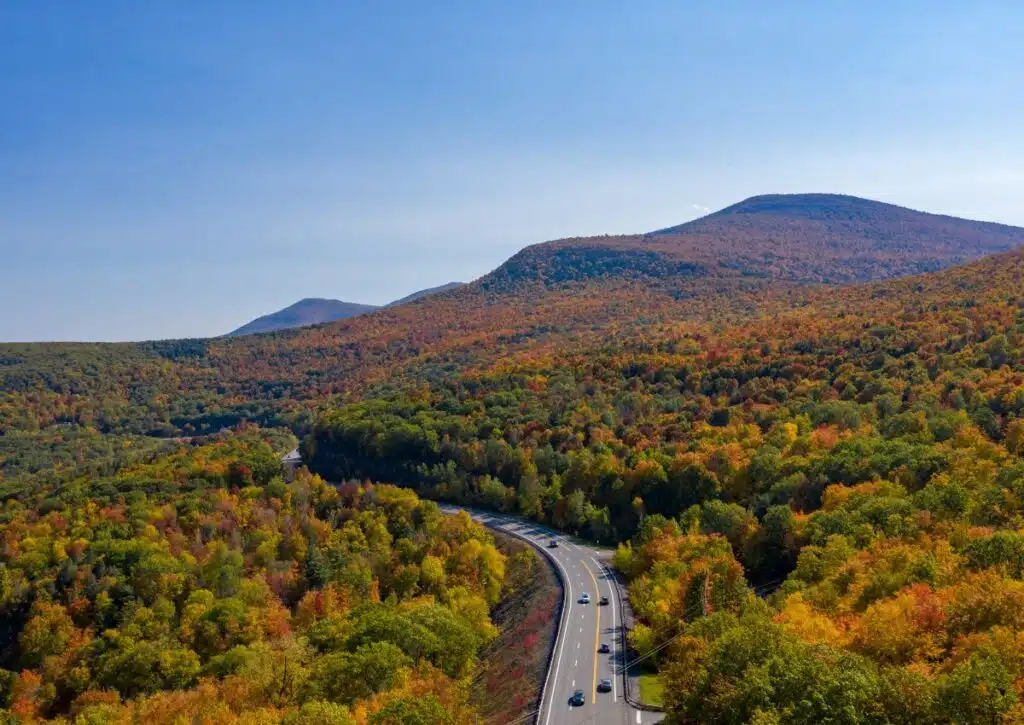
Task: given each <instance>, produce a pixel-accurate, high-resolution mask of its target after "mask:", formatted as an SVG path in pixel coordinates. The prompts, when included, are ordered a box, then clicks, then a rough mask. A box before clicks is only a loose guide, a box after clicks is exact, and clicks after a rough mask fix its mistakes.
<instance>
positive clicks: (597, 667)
mask: <svg viewBox="0 0 1024 725" xmlns="http://www.w3.org/2000/svg"><path fill="white" fill-rule="evenodd" d="M441 509H442V510H443V511H445V512H447V513H455V512H457V511H459V510H465V511H466V512H467V513H469V514H470V515H471V516H472V517H473V518H474V519H476V520H477V521H479V522H480V523H483V524H485V525H486V526H488V527H490V528H492V529H495V530H498V531H504V532H507V533H510V534H513V535H515V536H518V537H519V538H522V539H525V540H527V541H529V542H531V543H533V544H534V545H535V546H537V547H538V548H540V549H541V550H542V551H543V552H544V553H545V554H547V555H548V556H549V558H550V559H551V560H552V561H553V562H554V564H555V568H556V570H557V571H558V574H559V576H560V577H561V579H562V584H563V587H564V588H565V593H566V595H567V596H566V602H565V606H564V607H563V611H562V620H561V623H560V625H559V628H558V635H557V639H556V641H555V652H554V657H553V659H552V661H551V666H550V669H549V672H548V676H547V680H546V683H545V687H544V695H543V698H542V700H541V707H540V712H539V713H538V717H537V719H536V720H535V721H533V722H536V723H538V725H653V723H657V722H660V721H661V719H662V715H661V714H660V713H654V712H642V711H640V710H637V709H636V708H634V707H632V706H631V705H630V704H629V703H628V702H627V701H626V698H625V696H624V694H623V687H624V679H623V678H624V674H623V672H622V664H623V656H624V653H623V650H622V644H623V642H622V612H621V611H620V606H628V603H627V600H626V596H625V592H624V591H619V592H616V591H615V588H616V587H617V586H618V585H617V584H616V581H615V579H614V578H613V577H612V575H611V574H610V573H609V572H608V571H607V569H606V567H607V561H608V556H609V554H608V552H606V551H602V550H600V549H597V548H592V547H589V546H585V545H581V544H579V543H575V542H572V541H570V540H568V539H567V538H565V537H564V536H563V535H561V534H558V533H557V532H555V531H552V530H550V529H547V528H545V527H543V526H540V525H539V524H535V523H533V522H531V521H525V520H522V519H517V518H515V517H511V516H503V515H500V514H493V513H488V512H484V511H475V510H471V509H462V508H461V507H458V506H450V505H447V504H442V505H441ZM552 537H555V538H556V539H557V540H558V547H557V548H549V547H548V543H549V542H550V541H551V539H552ZM584 594H587V595H589V596H590V600H591V601H590V603H589V604H584V603H583V602H582V599H581V598H582V596H583V595H584ZM602 596H604V597H607V598H608V604H607V605H604V606H602V605H600V604H599V602H600V598H601V597H602ZM620 600H621V604H620ZM602 644H606V645H608V648H609V652H608V653H606V654H599V653H598V648H599V647H600V646H601V645H602ZM601 680H610V681H611V691H609V692H599V691H598V683H599V682H600V681H601ZM576 690H582V691H583V696H584V700H585V702H584V704H583V705H582V706H572V705H571V704H570V702H569V700H570V698H571V697H572V695H573V692H574V691H576ZM526 722H530V721H526ZM524 725H525V723H524Z"/></svg>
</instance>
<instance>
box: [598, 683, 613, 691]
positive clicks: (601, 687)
mask: <svg viewBox="0 0 1024 725" xmlns="http://www.w3.org/2000/svg"><path fill="white" fill-rule="evenodd" d="M597 691H598V692H611V691H612V681H611V680H601V681H600V682H598V683H597Z"/></svg>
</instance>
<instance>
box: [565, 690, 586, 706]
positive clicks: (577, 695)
mask: <svg viewBox="0 0 1024 725" xmlns="http://www.w3.org/2000/svg"><path fill="white" fill-rule="evenodd" d="M585 701H586V700H585V699H584V698H583V690H576V692H574V693H572V697H570V698H569V704H570V705H572V706H573V707H580V706H581V705H583V703H584V702H585Z"/></svg>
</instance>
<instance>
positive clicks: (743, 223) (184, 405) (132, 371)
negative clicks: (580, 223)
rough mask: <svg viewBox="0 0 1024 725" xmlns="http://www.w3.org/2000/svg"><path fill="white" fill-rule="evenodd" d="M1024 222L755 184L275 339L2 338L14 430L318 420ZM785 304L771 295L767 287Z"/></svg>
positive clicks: (743, 315) (967, 244) (171, 429)
mask: <svg viewBox="0 0 1024 725" xmlns="http://www.w3.org/2000/svg"><path fill="white" fill-rule="evenodd" d="M1019 244H1024V230H1022V229H1018V228H1014V227H1007V226H1003V225H998V224H988V223H982V222H972V221H968V220H962V219H953V218H950V217H941V216H935V215H931V214H924V213H921V212H914V211H911V210H908V209H902V208H900V207H894V206H891V205H887V204H880V203H878V202H872V201H867V200H863V199H855V198H853V197H842V196H832V195H814V194H812V195H793V196H781V197H755V198H754V199H750V200H747V201H745V202H742V203H740V204H738V205H736V206H734V207H730V208H728V209H726V210H723V211H721V212H718V213H716V214H712V215H710V216H708V217H705V218H703V219H700V220H697V221H695V222H691V223H689V224H686V225H683V226H682V227H679V228H677V229H673V230H668V231H665V232H656V233H652V234H647V235H637V236H630V237H594V238H590V239H585V240H562V241H557V242H549V243H546V244H541V245H535V246H533V247H529V248H527V249H525V250H523V252H521V253H520V254H518V255H516V256H515V257H513V258H512V259H511V260H509V261H508V262H507V263H506V264H504V265H502V266H501V267H499V268H498V269H497V270H495V271H494V272H493V273H491V274H489V275H487V276H485V277H484V278H482V279H480V280H478V281H477V282H474V283H472V284H468V285H463V286H461V287H459V288H457V289H453V290H450V291H448V292H445V293H444V294H439V295H431V296H429V297H427V298H425V299H421V300H417V301H415V302H414V303H412V304H405V305H399V306H397V307H388V308H386V309H383V310H380V311H377V312H374V313H372V314H365V315H359V316H358V317H354V318H350V319H347V320H341V321H338V322H335V323H331V324H328V325H322V326H319V327H315V328H311V329H304V330H289V331H282V332H277V333H271V334H267V335H257V336H245V337H241V338H228V339H212V340H171V341H158V342H148V343H138V344H117V345H104V344H94V343H89V344H0V433H2V432H6V431H9V430H15V429H18V430H37V429H40V428H43V429H45V428H48V427H51V426H54V425H60V424H68V425H75V426H87V427H91V428H95V429H97V430H99V431H100V432H102V433H119V434H143V435H156V436H176V435H191V434H194V433H197V432H199V433H204V432H215V431H217V430H219V429H220V428H221V427H222V426H225V425H234V424H235V423H237V422H239V421H240V420H255V421H259V422H261V423H264V424H287V425H290V426H292V427H293V428H295V429H297V430H302V431H305V430H308V427H309V425H310V424H311V422H312V420H313V417H314V416H315V414H316V413H317V412H319V411H322V410H323V408H324V405H325V402H326V401H327V400H328V399H329V398H332V397H337V396H346V395H347V396H360V397H362V396H365V394H366V392H367V390H368V389H369V388H370V387H372V386H373V385H375V384H378V383H382V382H386V381H390V380H392V379H394V378H395V377H396V376H397V377H399V378H416V379H418V380H421V381H424V382H437V381H441V380H444V379H445V378H446V377H447V376H449V375H451V374H452V373H458V372H462V371H465V370H467V369H476V368H478V367H480V366H485V365H488V364H490V362H491V361H493V360H495V359H497V358H500V357H504V356H507V355H509V354H517V353H521V352H529V353H531V354H537V352H538V351H539V350H543V349H548V350H554V351H560V350H567V349H587V348H589V347H590V346H593V345H594V344H600V343H603V342H605V341H607V340H608V338H609V337H615V338H620V339H623V340H629V339H632V338H635V337H636V336H638V335H646V334H648V332H647V331H648V330H651V329H656V327H657V325H659V324H672V323H674V322H675V321H678V320H699V321H705V322H709V323H714V324H720V323H730V322H736V321H737V320H742V319H748V318H757V317H758V316H760V315H761V314H763V313H764V312H765V305H766V304H768V305H771V304H776V303H775V302H772V301H771V300H777V299H780V298H782V299H784V298H785V296H786V294H787V290H798V291H799V294H803V290H805V289H806V288H807V287H808V285H809V284H811V283H823V282H838V281H845V280H867V279H878V278H884V277H891V276H894V275H900V274H906V273H912V272H919V271H925V270H930V269H937V268H942V267H948V266H950V265H953V264H956V263H959V262H961V261H964V260H967V259H973V258H976V257H979V256H982V255H984V254H986V253H991V252H997V251H1002V250H1007V249H1010V248H1012V247H1014V246H1017V245H1019ZM766 300H768V301H766Z"/></svg>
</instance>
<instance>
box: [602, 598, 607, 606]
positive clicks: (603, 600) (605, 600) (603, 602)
mask: <svg viewBox="0 0 1024 725" xmlns="http://www.w3.org/2000/svg"><path fill="white" fill-rule="evenodd" d="M607 604H608V597H601V606H602V607H604V606H607Z"/></svg>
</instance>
